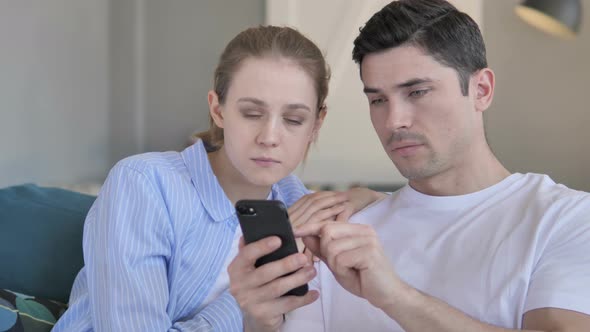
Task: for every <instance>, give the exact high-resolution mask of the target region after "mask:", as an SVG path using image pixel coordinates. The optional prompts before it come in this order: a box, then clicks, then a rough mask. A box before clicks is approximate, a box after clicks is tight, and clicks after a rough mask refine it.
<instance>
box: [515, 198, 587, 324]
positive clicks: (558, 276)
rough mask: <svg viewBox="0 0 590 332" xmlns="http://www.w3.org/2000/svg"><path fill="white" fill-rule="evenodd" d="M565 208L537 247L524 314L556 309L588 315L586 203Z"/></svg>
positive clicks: (584, 201)
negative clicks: (543, 242) (539, 252)
mask: <svg viewBox="0 0 590 332" xmlns="http://www.w3.org/2000/svg"><path fill="white" fill-rule="evenodd" d="M578 203H579V204H572V205H570V206H567V208H566V209H565V210H567V211H568V212H567V213H565V214H562V215H560V216H559V217H558V218H556V220H555V222H554V226H553V229H552V230H551V231H550V235H549V237H548V240H547V241H546V244H545V245H544V246H540V247H541V248H539V249H540V250H541V254H540V257H539V258H538V261H537V264H536V265H535V267H534V269H533V272H532V276H531V281H530V284H529V290H528V293H527V299H526V303H525V308H524V311H525V312H527V311H530V310H534V309H539V308H560V309H567V310H573V311H577V312H581V313H585V314H588V315H590V287H588V285H590V255H589V254H588V253H590V217H588V216H590V200H589V199H585V200H583V201H581V202H578Z"/></svg>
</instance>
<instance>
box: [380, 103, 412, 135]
mask: <svg viewBox="0 0 590 332" xmlns="http://www.w3.org/2000/svg"><path fill="white" fill-rule="evenodd" d="M411 125H412V112H411V111H410V110H409V108H408V106H407V105H404V104H403V103H394V102H392V101H390V102H389V103H388V108H387V116H386V117H385V126H386V127H387V129H389V130H392V131H393V130H398V129H405V128H409V127H411Z"/></svg>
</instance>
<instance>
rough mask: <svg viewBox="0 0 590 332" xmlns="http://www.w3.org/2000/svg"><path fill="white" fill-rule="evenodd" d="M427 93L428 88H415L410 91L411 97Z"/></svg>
mask: <svg viewBox="0 0 590 332" xmlns="http://www.w3.org/2000/svg"><path fill="white" fill-rule="evenodd" d="M427 93H428V89H424V90H414V91H412V92H410V97H413V98H417V97H422V96H424V95H425V94H427Z"/></svg>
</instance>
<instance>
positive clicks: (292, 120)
mask: <svg viewBox="0 0 590 332" xmlns="http://www.w3.org/2000/svg"><path fill="white" fill-rule="evenodd" d="M285 121H286V122H287V123H288V124H290V125H295V126H300V125H301V124H303V120H299V119H291V118H285Z"/></svg>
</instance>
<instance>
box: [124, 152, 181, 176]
mask: <svg viewBox="0 0 590 332" xmlns="http://www.w3.org/2000/svg"><path fill="white" fill-rule="evenodd" d="M115 167H122V168H131V169H134V170H136V171H139V172H146V171H174V170H178V169H179V168H183V167H184V162H183V160H182V157H181V155H180V153H179V152H176V151H167V152H146V153H141V154H136V155H133V156H129V157H126V158H124V159H121V160H120V161H119V162H117V164H116V165H115Z"/></svg>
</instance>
